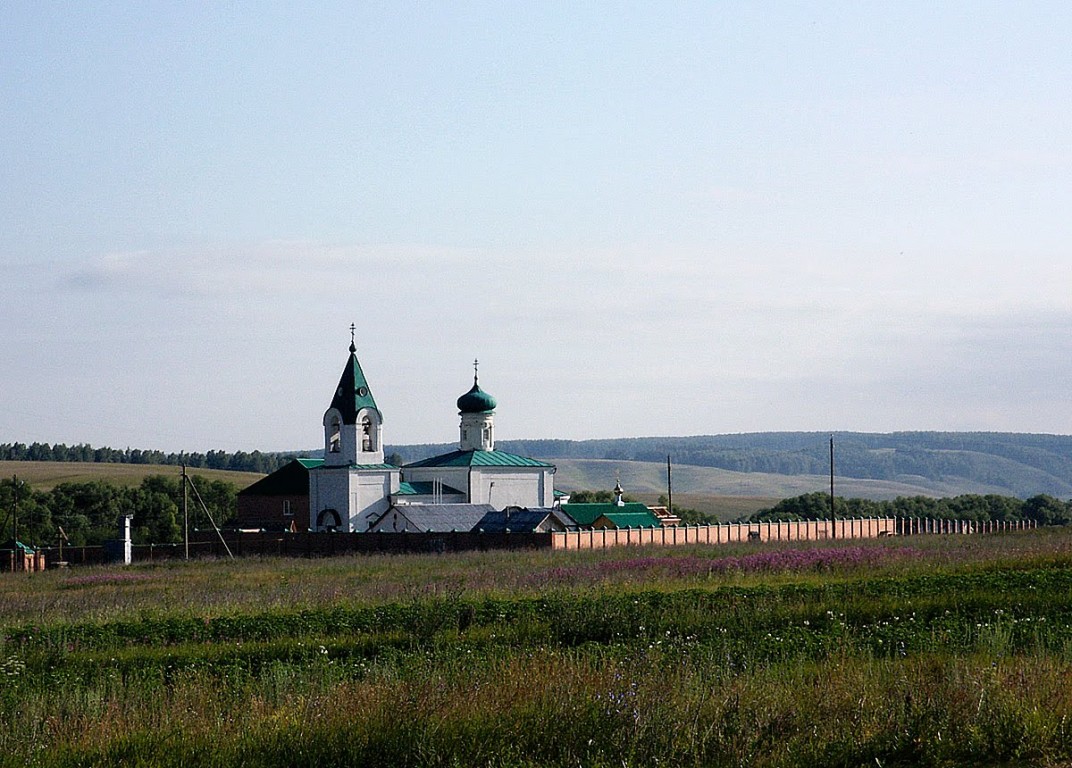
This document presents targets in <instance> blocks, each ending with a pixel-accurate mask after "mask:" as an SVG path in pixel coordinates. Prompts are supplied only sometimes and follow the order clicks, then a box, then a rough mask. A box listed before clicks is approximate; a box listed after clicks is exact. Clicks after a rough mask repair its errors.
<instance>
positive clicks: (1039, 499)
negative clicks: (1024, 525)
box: [1024, 494, 1072, 525]
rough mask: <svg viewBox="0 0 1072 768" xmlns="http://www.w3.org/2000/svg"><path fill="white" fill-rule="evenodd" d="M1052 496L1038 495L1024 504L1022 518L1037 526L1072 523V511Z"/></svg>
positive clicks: (1067, 505)
mask: <svg viewBox="0 0 1072 768" xmlns="http://www.w3.org/2000/svg"><path fill="white" fill-rule="evenodd" d="M1069 507H1070V505H1069V504H1066V503H1065V502H1063V501H1061V500H1059V499H1055V498H1054V497H1053V496H1048V495H1046V494H1040V495H1038V496H1032V497H1031V498H1030V499H1028V500H1027V501H1025V502H1024V518H1025V519H1027V520H1034V521H1035V522H1036V523H1038V524H1039V525H1067V524H1068V523H1069V522H1072V509H1069Z"/></svg>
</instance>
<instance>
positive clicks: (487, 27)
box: [0, 0, 1072, 450]
mask: <svg viewBox="0 0 1072 768" xmlns="http://www.w3.org/2000/svg"><path fill="white" fill-rule="evenodd" d="M128 6H136V7H128ZM1070 39H1072V6H1070V5H1069V4H1067V3H1063V2H1047V3H1040V2H1035V3H1032V2H1021V3H1007V2H1001V3H998V2H941V3H936V2H933V0H931V2H901V3H892V4H891V3H867V2H843V3H841V2H839V3H835V2H829V3H808V2H779V3H773V2H772V3H743V2H742V3H732V4H730V3H712V2H704V3H699V2H697V3H643V4H642V3H622V4H617V3H573V2H571V3H539V4H528V5H521V4H515V3H501V2H494V3H491V2H489V3H458V2H451V3H427V2H425V3H410V4H391V5H379V4H376V5H367V6H363V5H360V4H356V7H355V4H353V3H316V4H300V5H299V4H279V3H273V4H259V5H257V6H256V7H254V6H253V5H244V4H238V3H229V4H224V3H196V4H170V3H162V2H144V3H138V4H129V3H114V4H103V3H102V4H90V3H83V4H80V5H79V7H76V8H71V7H68V5H67V4H50V3H43V2H33V3H30V2H8V3H5V4H3V5H2V6H0V146H3V148H4V152H3V162H2V163H0V327H2V329H0V339H2V342H0V355H2V357H3V360H4V364H3V369H2V370H3V372H4V376H3V377H2V378H3V384H2V390H3V398H2V410H0V442H10V441H16V440H18V441H25V442H30V441H33V440H41V441H47V442H67V443H75V442H89V443H92V444H95V445H112V446H117V447H122V446H127V445H129V446H132V447H145V448H162V449H165V450H179V449H186V450H209V449H212V448H223V449H227V450H237V449H242V450H253V449H255V448H257V449H261V450H285V449H293V448H306V447H315V446H317V445H318V444H319V443H320V441H321V429H320V426H319V424H320V417H321V415H322V413H323V410H324V408H326V407H327V405H328V403H329V402H330V398H331V394H332V392H333V389H334V386H335V383H336V380H337V377H338V375H339V371H340V370H341V368H342V365H343V363H344V361H345V358H346V347H347V345H348V344H349V341H350V338H349V332H348V326H349V324H350V323H351V322H356V323H357V324H358V325H359V333H358V339H357V344H358V348H359V353H360V356H361V360H362V363H363V365H364V368H365V372H366V374H367V375H368V377H369V379H370V382H371V385H372V388H373V392H374V394H375V395H376V398H377V401H378V403H379V405H380V407H381V409H382V410H383V411H384V415H385V429H386V437H387V440H388V442H424V441H436V442H438V441H450V440H453V439H455V438H456V436H457V416H456V411H455V408H454V400H455V398H457V396H458V395H460V394H461V393H462V392H464V391H465V390H466V389H467V388H468V385H469V383H470V381H471V368H470V365H471V361H472V359H473V358H474V357H479V358H480V359H481V361H482V363H481V371H482V374H481V381H482V383H483V384H484V385H485V388H486V389H487V390H488V391H490V392H492V393H493V394H494V395H495V396H496V397H497V398H498V400H499V402H500V407H499V415H498V422H497V423H498V425H499V426H498V434H499V436H500V438H512V437H516V438H522V437H525V438H535V437H564V438H575V439H583V438H587V437H617V436H634V435H656V434H658V435H682V434H702V433H717V432H751V431H761V430H797V429H808V430H811V429H818V430H827V429H829V430H843V429H851V430H866V431H891V430H912V429H952V430H1013V431H1037V432H1056V433H1063V434H1068V433H1072V406H1070V403H1072V398H1070V396H1069V392H1070V391H1072V387H1070V385H1072V254H1070V252H1069V248H1070V246H1069V244H1070V243H1072V214H1070V211H1072V124H1070V123H1072V118H1070V115H1072V47H1070V46H1069V43H1068V41H1069V40H1070Z"/></svg>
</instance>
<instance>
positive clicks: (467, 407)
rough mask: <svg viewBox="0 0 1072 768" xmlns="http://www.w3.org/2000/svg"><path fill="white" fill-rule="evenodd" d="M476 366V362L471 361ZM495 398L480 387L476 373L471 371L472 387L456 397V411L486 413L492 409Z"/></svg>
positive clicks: (493, 408)
mask: <svg viewBox="0 0 1072 768" xmlns="http://www.w3.org/2000/svg"><path fill="white" fill-rule="evenodd" d="M473 367H474V368H475V367H476V363H475V362H474V363H473ZM496 405H497V403H496V402H495V398H494V397H492V396H491V395H489V394H488V393H487V392H485V391H484V390H482V389H481V388H480V384H479V383H477V376H476V373H475V372H474V373H473V388H472V389H470V390H469V391H468V392H466V393H465V394H464V395H462V396H461V397H459V398H458V411H459V412H461V413H488V412H489V411H494V410H495V406H496Z"/></svg>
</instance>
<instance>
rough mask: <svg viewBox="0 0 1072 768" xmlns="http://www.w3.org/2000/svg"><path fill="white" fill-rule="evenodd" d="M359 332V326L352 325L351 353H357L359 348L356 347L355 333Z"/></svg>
mask: <svg viewBox="0 0 1072 768" xmlns="http://www.w3.org/2000/svg"><path fill="white" fill-rule="evenodd" d="M356 330H357V326H356V325H354V324H353V323H350V352H357V347H356V346H355V345H354V331H356Z"/></svg>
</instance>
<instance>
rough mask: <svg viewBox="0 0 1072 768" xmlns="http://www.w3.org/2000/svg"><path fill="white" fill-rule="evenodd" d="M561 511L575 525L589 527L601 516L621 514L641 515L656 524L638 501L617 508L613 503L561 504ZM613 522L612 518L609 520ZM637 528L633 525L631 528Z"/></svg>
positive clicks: (649, 511)
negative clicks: (574, 521)
mask: <svg viewBox="0 0 1072 768" xmlns="http://www.w3.org/2000/svg"><path fill="white" fill-rule="evenodd" d="M562 511H563V512H565V513H566V514H567V515H569V516H570V517H572V518H573V519H574V520H576V521H577V525H591V524H592V523H594V522H595V521H596V520H597V519H598V518H599V517H601V516H602V515H607V516H608V517H610V515H618V514H621V513H623V512H629V513H635V514H643V515H646V516H647V517H648V518H650V519H651V520H653V521H655V522H658V520H657V519H656V517H655V515H653V514H652V513H651V510H650V509H648V508H647V507H646V506H645V505H643V504H641V503H640V502H639V501H627V502H626V503H625V504H623V505H622V506H620V507H619V506H618V505H617V504H615V503H614V502H613V501H607V502H601V503H594V504H581V503H577V504H563V505H562ZM610 519H611V520H613V519H614V518H610ZM636 526H637V524H636V523H633V527H634V528H635V527H636Z"/></svg>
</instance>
